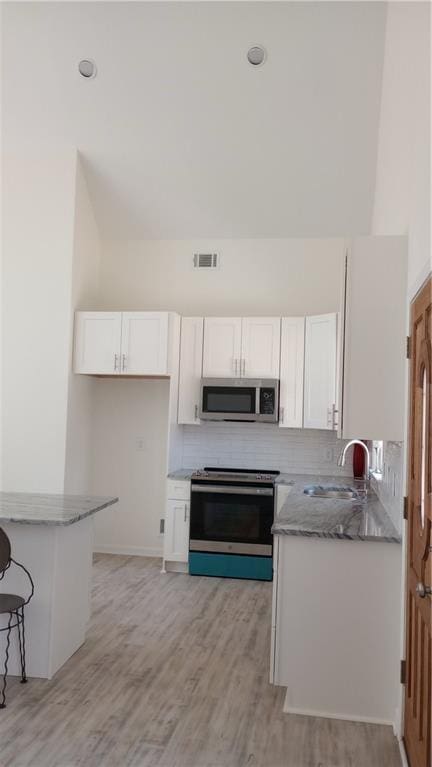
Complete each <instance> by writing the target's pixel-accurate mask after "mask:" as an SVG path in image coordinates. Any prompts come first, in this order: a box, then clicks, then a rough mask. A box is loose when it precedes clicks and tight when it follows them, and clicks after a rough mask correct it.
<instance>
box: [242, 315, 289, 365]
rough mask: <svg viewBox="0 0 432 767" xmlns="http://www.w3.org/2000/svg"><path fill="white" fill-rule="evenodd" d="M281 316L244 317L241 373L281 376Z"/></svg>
mask: <svg viewBox="0 0 432 767" xmlns="http://www.w3.org/2000/svg"><path fill="white" fill-rule="evenodd" d="M280 332H281V321H280V317H243V320H242V354H241V375H242V376H244V377H247V378H279V368H280Z"/></svg>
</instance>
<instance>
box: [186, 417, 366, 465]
mask: <svg viewBox="0 0 432 767" xmlns="http://www.w3.org/2000/svg"><path fill="white" fill-rule="evenodd" d="M344 444H345V443H344V442H343V441H342V440H338V438H337V436H336V434H335V433H334V432H330V431H318V430H314V429H280V428H279V427H278V426H276V425H273V424H236V423H205V424H201V425H200V426H185V427H184V441H183V466H184V467H185V468H190V469H194V468H202V467H203V466H204V465H208V466H210V465H211V466H227V467H229V468H233V467H236V466H238V467H239V468H241V469H243V468H251V469H254V468H256V469H278V470H279V471H282V472H287V473H301V474H318V475H320V474H321V475H325V474H332V475H340V476H352V458H351V456H350V455H348V456H347V461H346V465H345V466H344V467H343V468H341V467H339V466H337V458H338V455H339V453H340V451H341V449H342V447H343V445H344Z"/></svg>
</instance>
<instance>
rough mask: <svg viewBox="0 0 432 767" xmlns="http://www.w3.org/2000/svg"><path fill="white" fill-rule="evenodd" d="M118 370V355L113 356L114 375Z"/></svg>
mask: <svg viewBox="0 0 432 767" xmlns="http://www.w3.org/2000/svg"><path fill="white" fill-rule="evenodd" d="M117 370H118V354H114V373H117Z"/></svg>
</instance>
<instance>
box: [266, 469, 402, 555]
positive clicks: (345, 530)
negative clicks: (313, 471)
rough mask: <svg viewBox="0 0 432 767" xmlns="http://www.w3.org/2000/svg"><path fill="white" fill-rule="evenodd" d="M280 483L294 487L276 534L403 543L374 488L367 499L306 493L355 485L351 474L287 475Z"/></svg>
mask: <svg viewBox="0 0 432 767" xmlns="http://www.w3.org/2000/svg"><path fill="white" fill-rule="evenodd" d="M278 484H283V485H289V484H291V485H292V487H291V490H290V491H289V495H288V497H287V499H286V501H285V503H284V505H283V506H282V508H281V510H280V512H279V514H278V516H277V517H276V519H275V521H274V524H273V527H272V533H273V534H274V535H298V536H303V537H311V538H331V539H333V540H334V539H340V540H350V541H376V542H381V543H383V542H386V543H401V540H402V539H401V536H400V534H399V533H398V532H397V530H396V529H395V527H394V525H393V522H392V521H391V519H390V517H389V516H388V514H387V512H386V510H385V509H384V507H383V505H382V503H381V502H380V500H379V499H378V497H377V496H376V495H375V493H374V492H373V491H372V490H369V493H368V496H367V500H365V501H363V500H355V501H351V500H345V499H343V500H342V499H338V498H317V497H311V496H308V495H306V494H305V493H304V489H305V487H307V486H310V485H323V486H326V485H330V486H335V485H336V486H341V485H343V486H353V480H352V479H350V478H349V477H324V476H320V477H315V476H311V475H307V474H306V475H305V474H303V475H301V474H296V475H294V474H292V475H288V474H284V475H281V478H280V479H279V481H278Z"/></svg>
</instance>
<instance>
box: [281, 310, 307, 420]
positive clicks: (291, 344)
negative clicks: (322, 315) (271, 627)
mask: <svg viewBox="0 0 432 767" xmlns="http://www.w3.org/2000/svg"><path fill="white" fill-rule="evenodd" d="M304 344H305V318H304V317H283V318H282V336H281V367H280V392H279V405H280V407H279V426H281V427H291V428H295V429H301V428H302V426H303V380H304Z"/></svg>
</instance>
